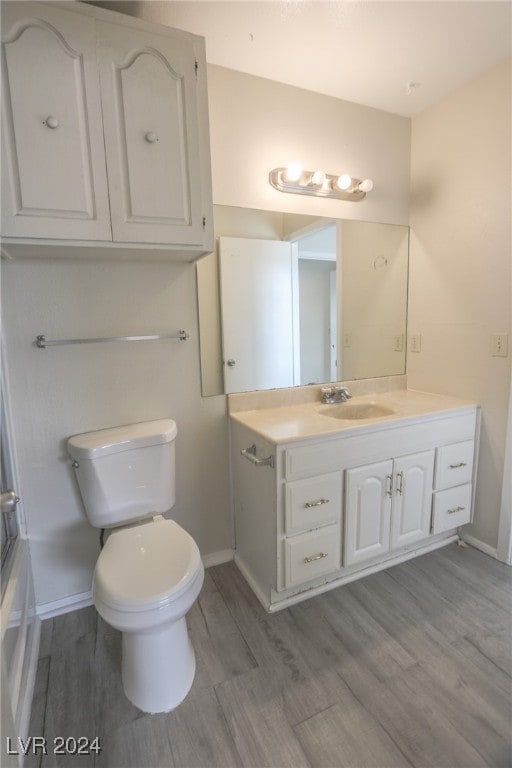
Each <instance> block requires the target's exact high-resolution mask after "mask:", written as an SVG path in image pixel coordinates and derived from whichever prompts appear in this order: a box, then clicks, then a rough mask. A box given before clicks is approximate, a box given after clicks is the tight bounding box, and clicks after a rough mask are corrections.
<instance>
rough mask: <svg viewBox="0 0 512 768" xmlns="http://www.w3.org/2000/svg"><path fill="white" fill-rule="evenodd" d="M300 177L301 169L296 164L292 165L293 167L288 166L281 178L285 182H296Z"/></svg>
mask: <svg viewBox="0 0 512 768" xmlns="http://www.w3.org/2000/svg"><path fill="white" fill-rule="evenodd" d="M301 176H302V168H301V167H300V165H298V164H297V163H294V164H293V165H288V166H287V167H286V168H285V170H284V173H283V178H284V180H285V181H298V180H299V179H300V177H301Z"/></svg>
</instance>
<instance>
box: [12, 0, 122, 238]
mask: <svg viewBox="0 0 512 768" xmlns="http://www.w3.org/2000/svg"><path fill="white" fill-rule="evenodd" d="M2 6H3V7H2V80H3V81H2V90H3V107H2V153H3V169H2V198H3V200H2V234H3V235H4V236H13V237H45V238H58V239H96V240H110V239H111V237H112V234H111V228H110V212H109V206H108V193H107V178H106V171H105V158H104V149H103V132H102V118H101V101H100V94H99V82H98V78H97V74H96V73H97V67H96V46H95V22H94V19H92V18H88V17H84V16H81V15H78V14H76V13H73V12H70V11H66V10H64V9H57V8H54V7H50V6H46V5H44V4H42V3H14V2H5V3H2Z"/></svg>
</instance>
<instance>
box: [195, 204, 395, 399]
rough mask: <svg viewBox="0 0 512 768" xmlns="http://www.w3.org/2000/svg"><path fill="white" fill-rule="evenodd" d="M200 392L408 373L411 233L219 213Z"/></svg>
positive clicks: (201, 303)
mask: <svg viewBox="0 0 512 768" xmlns="http://www.w3.org/2000/svg"><path fill="white" fill-rule="evenodd" d="M214 217H215V234H216V252H215V253H212V254H209V255H208V256H206V257H205V258H203V259H201V260H200V261H199V262H198V263H197V289H198V308H199V333H200V354H201V382H202V394H203V396H204V397H206V396H209V395H219V394H229V393H232V392H247V391H252V390H258V389H274V388H277V387H291V386H297V385H304V384H319V383H324V382H327V381H340V380H345V381H348V380H351V379H362V378H373V377H378V376H393V375H399V374H403V373H405V350H406V325H407V281H408V255H409V228H408V227H406V226H401V225H395V224H378V223H371V222H363V221H353V220H350V221H349V220H345V219H337V220H334V219H323V218H318V217H314V216H304V215H299V214H289V213H277V212H275V211H257V210H251V209H245V208H235V207H230V206H220V205H218V206H214Z"/></svg>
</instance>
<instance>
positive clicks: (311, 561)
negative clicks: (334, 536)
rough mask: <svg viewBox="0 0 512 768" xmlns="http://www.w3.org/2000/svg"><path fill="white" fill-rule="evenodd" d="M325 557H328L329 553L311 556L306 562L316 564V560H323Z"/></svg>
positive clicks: (305, 559) (306, 558)
mask: <svg viewBox="0 0 512 768" xmlns="http://www.w3.org/2000/svg"><path fill="white" fill-rule="evenodd" d="M323 557H328V553H327V552H319V553H318V554H317V555H310V556H309V557H305V558H304V562H305V563H306V564H307V563H314V562H315V560H321V559H322V558H323Z"/></svg>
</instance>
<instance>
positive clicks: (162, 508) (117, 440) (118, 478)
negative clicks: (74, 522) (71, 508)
mask: <svg viewBox="0 0 512 768" xmlns="http://www.w3.org/2000/svg"><path fill="white" fill-rule="evenodd" d="M177 433H178V429H177V426H176V423H175V422H174V421H173V420H172V419H159V420H158V421H146V422H141V423H139V424H127V425H126V426H123V427H113V428H112V429H101V430H99V431H97V432H86V433H85V434H83V435H75V436H74V437H70V438H69V440H68V452H69V455H70V456H71V458H72V459H73V467H74V470H75V473H76V478H77V481H78V487H79V488H80V493H81V496H82V500H83V502H84V507H85V512H86V515H87V518H88V520H89V522H90V523H91V525H93V526H95V527H96V528H114V527H115V526H118V525H124V524H125V523H129V522H132V521H135V520H143V519H144V518H146V517H152V516H153V515H155V514H162V513H163V512H166V511H167V510H169V509H170V508H171V507H172V506H173V505H174V502H175V448H174V441H175V438H176V435H177Z"/></svg>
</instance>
